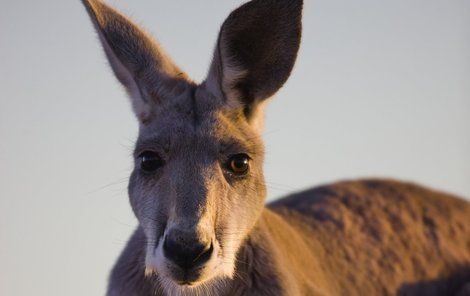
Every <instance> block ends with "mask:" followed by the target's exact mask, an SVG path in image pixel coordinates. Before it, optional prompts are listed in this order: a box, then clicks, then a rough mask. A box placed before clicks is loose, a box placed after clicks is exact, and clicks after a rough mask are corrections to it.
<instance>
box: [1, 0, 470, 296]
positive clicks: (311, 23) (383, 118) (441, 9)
mask: <svg viewBox="0 0 470 296" xmlns="http://www.w3.org/2000/svg"><path fill="white" fill-rule="evenodd" d="M1 2H2V5H1V7H2V8H1V9H0V37H1V39H0V40H1V42H0V83H1V84H0V295H69V296H78V295H103V294H104V291H105V286H106V280H107V275H108V271H109V269H110V268H111V266H112V264H113V262H114V261H115V259H116V257H117V255H118V253H119V252H120V250H121V249H122V248H123V247H124V245H125V242H126V240H127V239H128V236H129V234H130V233H131V231H132V230H133V228H134V227H135V225H136V221H135V219H134V217H133V216H132V214H131V209H130V207H129V206H128V201H127V194H126V186H127V176H128V174H129V172H130V169H131V157H130V156H131V151H132V148H133V142H134V140H135V139H136V132H137V123H136V121H135V119H134V116H133V114H132V112H131V110H130V106H129V103H128V100H127V98H126V97H125V94H124V92H123V91H122V89H121V87H120V86H119V84H118V83H117V81H116V79H115V78H114V77H113V75H112V73H111V71H110V69H109V67H108V65H107V63H106V60H105V57H104V54H103V52H102V50H101V48H100V45H99V43H98V39H97V37H96V34H95V32H94V31H93V28H92V25H91V23H90V20H89V18H88V16H87V15H86V13H85V10H84V9H83V7H82V6H81V3H80V1H78V0H73V1H72V0H69V1H64V0H48V1H26V0H15V1H6V0H2V1H1ZM305 2H306V3H305V13H304V37H303V43H302V49H301V52H300V56H299V58H298V61H297V65H296V67H295V70H294V72H293V75H292V77H291V79H290V80H289V82H288V83H287V84H286V86H285V87H284V88H283V89H282V91H281V92H280V93H279V94H278V95H277V96H276V97H275V98H274V99H273V100H272V102H271V104H270V105H269V107H268V110H267V114H266V116H267V123H266V128H265V134H264V138H265V140H266V146H267V149H266V150H267V155H266V157H267V159H266V165H265V169H266V178H267V182H268V184H269V190H268V192H269V198H270V199H274V198H278V197H281V196H282V195H285V194H287V193H288V192H291V191H295V190H300V189H302V188H306V187H309V186H312V185H318V184H322V183H326V182H332V181H335V180H339V179H349V178H357V177H364V176H365V177H367V176H385V177H394V178H399V179H406V180H412V181H416V182H419V183H422V184H425V185H428V186H431V187H434V188H439V189H442V190H445V191H449V192H453V193H456V194H459V195H462V196H466V197H470V1H467V0H453V1H449V0H398V1H397V0H393V1H391V0H390V1H376V0H356V1H350V0H306V1H305ZM111 3H112V4H113V5H115V6H117V7H119V8H120V9H122V10H123V11H125V12H126V13H128V14H129V15H131V16H132V17H133V18H134V19H136V20H137V21H138V23H140V24H145V27H146V28H147V29H149V31H150V32H152V33H154V35H155V36H156V37H157V39H158V40H159V41H160V43H161V44H162V45H163V46H164V48H165V49H166V50H167V51H168V53H169V54H170V55H171V56H172V57H173V58H174V60H175V61H176V62H177V63H178V64H179V65H180V66H181V67H182V68H183V69H184V70H185V71H186V72H188V73H189V75H190V76H192V77H193V78H194V79H196V80H198V81H201V80H202V79H203V78H204V77H205V74H206V72H207V68H208V65H209V62H210V57H211V52H212V49H213V46H214V42H215V39H216V36H217V32H218V29H219V26H220V24H221V23H222V21H223V20H224V18H225V17H226V16H227V15H228V13H229V12H230V11H231V10H232V9H233V8H235V7H236V6H238V5H239V4H240V3H242V1H234V0H231V1H228V0H224V1H220V0H204V1H203V0H200V1H187V0H185V1H183V0H173V1H157V0H133V1H130V0H121V1H118V0H116V1H112V2H111Z"/></svg>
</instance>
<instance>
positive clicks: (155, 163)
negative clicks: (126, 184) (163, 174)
mask: <svg viewBox="0 0 470 296" xmlns="http://www.w3.org/2000/svg"><path fill="white" fill-rule="evenodd" d="M139 158H140V168H141V169H142V170H143V171H145V172H147V173H151V172H154V171H156V170H157V169H158V168H160V167H161V166H162V165H163V160H162V159H161V157H160V156H159V155H158V154H157V153H155V152H153V151H144V152H142V153H141V154H140V155H139Z"/></svg>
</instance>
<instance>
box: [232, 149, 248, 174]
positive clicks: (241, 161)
mask: <svg viewBox="0 0 470 296" xmlns="http://www.w3.org/2000/svg"><path fill="white" fill-rule="evenodd" d="M249 168H250V157H249V156H248V155H246V154H243V153H242V154H236V155H233V156H232V157H230V159H229V162H228V169H229V170H230V171H231V172H232V173H235V174H237V175H245V174H246V173H247V172H248V169H249Z"/></svg>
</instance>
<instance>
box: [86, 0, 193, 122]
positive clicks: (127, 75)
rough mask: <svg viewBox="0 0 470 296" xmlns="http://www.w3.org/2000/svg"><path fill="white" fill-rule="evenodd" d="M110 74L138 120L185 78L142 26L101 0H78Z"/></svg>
mask: <svg viewBox="0 0 470 296" xmlns="http://www.w3.org/2000/svg"><path fill="white" fill-rule="evenodd" d="M82 2H83V4H84V5H85V7H86V9H87V11H88V14H89V15H90V17H91V20H92V22H93V24H94V26H95V29H96V31H97V32H98V36H99V38H100V41H101V43H102V45H103V48H104V51H105V53H106V56H107V57H108V61H109V64H110V65H111V67H112V69H113V71H114V74H115V75H116V77H117V78H118V80H119V81H120V82H121V83H122V85H123V86H124V87H125V89H126V90H127V92H128V94H129V96H130V99H131V102H132V106H133V109H134V112H135V114H136V115H137V118H138V119H139V122H140V123H142V124H146V123H148V122H149V121H151V120H152V117H153V113H154V111H155V110H154V109H155V108H156V107H158V105H159V104H160V103H161V102H163V101H164V100H169V99H171V97H172V96H173V95H174V94H175V93H177V92H179V91H180V90H179V89H180V88H183V86H185V83H186V82H187V81H188V79H187V78H186V74H184V73H183V72H182V71H181V70H180V69H179V68H178V67H177V66H176V65H175V64H173V62H172V61H171V59H170V58H169V57H167V56H166V54H165V53H164V52H163V50H162V49H161V48H160V46H159V45H158V44H157V43H156V42H155V41H154V40H153V39H152V38H151V37H150V36H149V35H147V34H146V33H145V32H144V31H143V30H142V29H140V28H139V27H138V26H137V25H135V24H134V23H133V22H131V21H130V20H129V19H127V18H126V17H125V16H124V15H122V14H121V13H119V12H118V11H116V10H115V9H113V8H111V7H110V6H108V5H106V4H105V3H103V2H102V1H101V0H82Z"/></svg>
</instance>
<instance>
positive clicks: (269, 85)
mask: <svg viewBox="0 0 470 296" xmlns="http://www.w3.org/2000/svg"><path fill="white" fill-rule="evenodd" d="M302 6H303V1H302V0H253V1H250V2H248V3H246V4H244V5H242V6H241V7H240V8H238V9H236V10H235V11H233V12H232V13H231V14H230V15H229V17H228V18H227V19H226V20H225V22H224V23H223V25H222V28H221V30H220V33H219V38H218V41H217V44H216V49H215V53H214V58H213V61H212V65H211V68H210V71H209V74H208V77H207V79H206V82H205V83H206V87H207V89H208V90H209V91H210V92H211V93H212V94H214V95H215V96H216V97H219V98H223V99H224V100H225V101H226V103H228V104H229V105H230V106H242V107H243V108H244V111H245V114H246V115H247V116H248V117H250V114H251V113H252V111H253V110H254V109H256V108H255V107H256V106H257V105H259V103H260V102H262V101H263V100H265V99H267V98H269V97H270V96H272V95H274V94H275V93H276V92H277V91H278V90H279V88H281V87H282V85H283V84H284V83H285V82H286V81H287V78H289V76H290V73H291V71H292V68H293V66H294V63H295V60H296V58H297V52H298V50H299V45H300V39H301V31H302V23H301V19H302Z"/></svg>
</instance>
